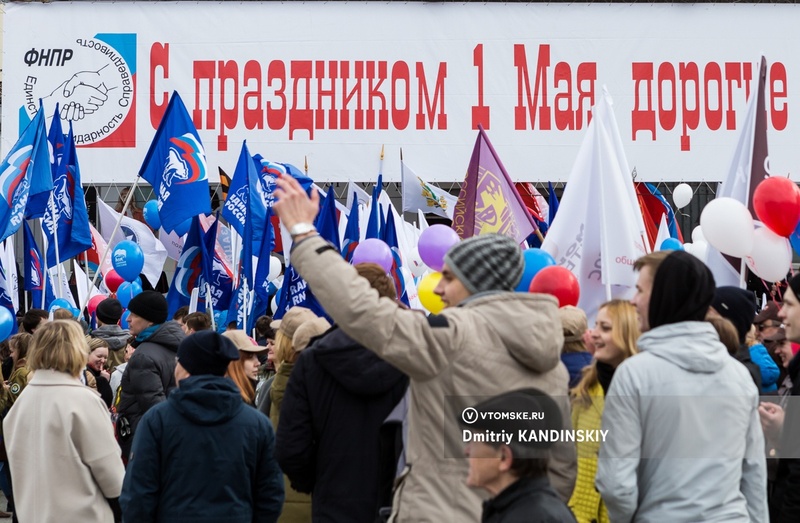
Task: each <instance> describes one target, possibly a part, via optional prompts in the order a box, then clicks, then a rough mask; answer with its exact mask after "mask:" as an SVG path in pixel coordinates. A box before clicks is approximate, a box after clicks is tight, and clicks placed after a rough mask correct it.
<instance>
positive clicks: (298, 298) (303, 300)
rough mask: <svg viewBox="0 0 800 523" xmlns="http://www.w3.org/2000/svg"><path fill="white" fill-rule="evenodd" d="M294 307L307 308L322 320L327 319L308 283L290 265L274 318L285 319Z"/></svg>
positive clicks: (284, 278)
mask: <svg viewBox="0 0 800 523" xmlns="http://www.w3.org/2000/svg"><path fill="white" fill-rule="evenodd" d="M292 307H306V308H308V309H311V310H312V311H313V312H314V314H316V315H317V316H319V317H321V318H327V317H328V315H327V314H325V309H323V308H322V305H320V303H319V302H318V301H317V298H315V297H314V294H312V292H311V288H310V287H309V286H308V283H306V281H305V280H304V279H303V278H302V277H301V276H300V273H299V272H297V271H296V270H295V268H294V266H293V265H292V264H291V263H290V264H289V265H287V266H286V272H285V273H284V276H283V287H281V293H280V296H279V297H278V310H277V311H275V314H273V316H272V317H273V318H275V319H276V320H279V319H281V318H283V315H284V314H286V311H288V310H289V309H291V308H292Z"/></svg>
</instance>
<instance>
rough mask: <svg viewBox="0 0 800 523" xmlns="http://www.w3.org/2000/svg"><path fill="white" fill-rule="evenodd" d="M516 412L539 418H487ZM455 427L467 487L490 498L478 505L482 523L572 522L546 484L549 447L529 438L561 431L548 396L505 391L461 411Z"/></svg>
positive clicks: (531, 391)
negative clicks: (465, 466)
mask: <svg viewBox="0 0 800 523" xmlns="http://www.w3.org/2000/svg"><path fill="white" fill-rule="evenodd" d="M469 410H472V411H473V412H474V413H475V418H474V421H470V419H471V418H470V417H469V416H467V415H466V413H467V411H469ZM520 412H526V413H527V412H534V413H538V414H541V415H542V416H541V419H536V420H522V419H513V418H511V419H509V417H506V418H503V417H502V416H498V417H495V416H492V415H491V414H497V413H509V414H514V413H520ZM487 414H489V415H488V416H487ZM458 423H459V425H460V426H461V428H462V434H463V435H462V439H463V441H464V442H465V443H466V448H465V454H466V455H467V456H468V457H469V475H468V476H467V479H466V481H467V485H468V486H469V487H472V488H480V489H482V490H485V491H487V492H488V493H489V495H490V496H491V498H490V499H488V500H487V501H484V503H483V514H482V516H481V521H482V522H483V523H548V522H551V521H558V522H562V523H567V522H570V521H571V522H574V521H575V516H573V514H572V512H571V511H570V510H569V507H567V505H566V503H564V502H563V501H562V500H561V499H560V498H559V497H558V494H556V491H555V490H553V487H552V486H551V485H550V481H548V479H547V452H548V448H549V447H550V446H551V445H552V442H550V441H547V440H545V441H540V440H539V439H538V438H531V437H528V435H529V434H539V433H540V431H546V432H547V433H549V432H550V430H551V429H556V430H557V429H560V428H561V426H562V422H561V412H560V410H559V407H558V405H556V402H555V401H553V399H552V398H551V397H550V396H548V395H547V394H545V393H544V392H542V391H541V390H538V389H521V390H514V391H511V392H506V393H504V394H500V395H499V396H495V397H493V398H489V399H487V400H485V401H482V402H480V403H478V404H477V405H475V406H474V407H471V408H467V409H465V410H464V411H463V413H459V415H458Z"/></svg>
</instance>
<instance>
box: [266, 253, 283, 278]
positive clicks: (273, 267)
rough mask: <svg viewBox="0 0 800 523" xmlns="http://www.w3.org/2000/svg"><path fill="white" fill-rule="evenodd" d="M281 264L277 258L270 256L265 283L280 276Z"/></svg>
mask: <svg viewBox="0 0 800 523" xmlns="http://www.w3.org/2000/svg"><path fill="white" fill-rule="evenodd" d="M281 269H282V264H281V261H280V260H279V259H278V257H277V256H270V257H269V274H268V275H267V281H272V280H274V279H275V278H277V277H278V276H280V275H281Z"/></svg>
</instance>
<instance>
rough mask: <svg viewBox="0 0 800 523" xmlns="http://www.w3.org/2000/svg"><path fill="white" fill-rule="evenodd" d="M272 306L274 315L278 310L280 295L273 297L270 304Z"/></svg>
mask: <svg viewBox="0 0 800 523" xmlns="http://www.w3.org/2000/svg"><path fill="white" fill-rule="evenodd" d="M270 308H271V309H272V314H273V315H274V314H275V313H276V312H278V295H277V294H276V295H275V296H273V297H272V303H271V304H270Z"/></svg>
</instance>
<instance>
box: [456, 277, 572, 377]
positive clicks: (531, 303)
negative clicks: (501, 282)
mask: <svg viewBox="0 0 800 523" xmlns="http://www.w3.org/2000/svg"><path fill="white" fill-rule="evenodd" d="M460 307H463V308H465V309H474V308H480V316H481V318H482V319H483V320H484V321H485V323H482V324H481V325H480V326H476V327H475V328H488V329H492V330H493V331H494V334H495V336H497V337H498V338H499V339H500V340H501V343H502V345H503V346H504V347H505V348H506V350H507V351H508V352H509V354H511V356H512V357H513V358H514V359H515V360H517V362H519V363H520V364H521V365H522V366H524V367H526V368H528V369H530V370H532V371H533V372H538V373H544V372H547V371H549V370H552V369H553V368H555V367H556V366H557V365H558V364H559V363H560V362H561V358H560V356H561V348H562V347H563V346H564V332H563V329H562V328H561V318H560V317H559V315H558V301H557V300H556V299H555V298H554V297H553V296H550V295H549V294H530V293H527V292H525V293H522V292H488V293H482V294H476V295H473V296H472V297H470V298H469V299H468V300H466V301H465V302H464V303H462V305H460ZM456 309H458V308H456ZM447 311H448V309H445V310H444V312H443V313H442V314H443V315H446V314H447Z"/></svg>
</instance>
